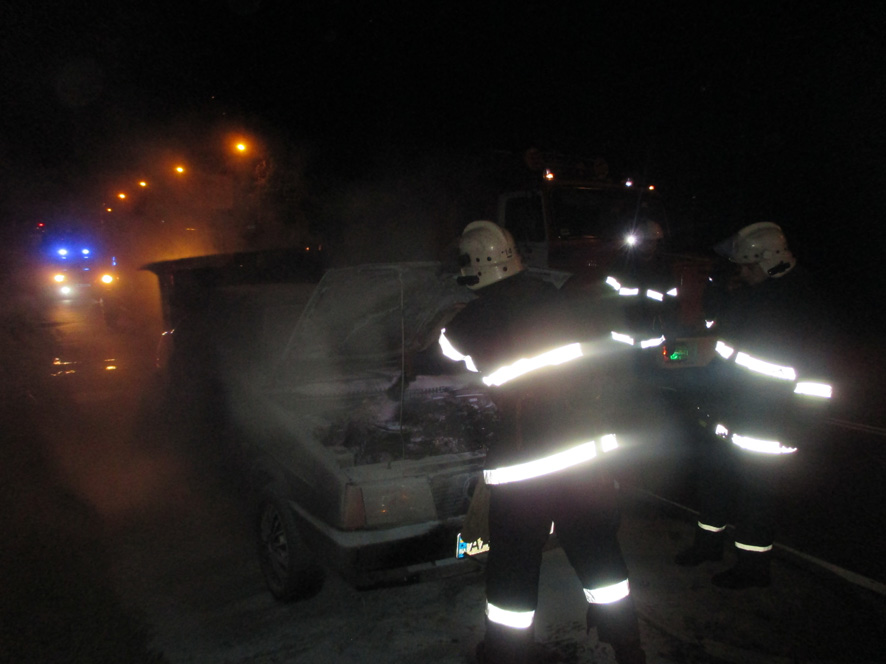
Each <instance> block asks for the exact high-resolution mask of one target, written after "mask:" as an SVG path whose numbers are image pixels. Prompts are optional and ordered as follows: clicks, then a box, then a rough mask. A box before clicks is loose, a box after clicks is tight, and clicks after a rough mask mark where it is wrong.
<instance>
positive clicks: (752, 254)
mask: <svg viewBox="0 0 886 664" xmlns="http://www.w3.org/2000/svg"><path fill="white" fill-rule="evenodd" d="M714 251H716V252H717V253H718V254H720V255H721V256H725V257H726V258H728V259H729V260H730V261H732V262H733V263H738V264H739V265H748V264H752V263H756V264H758V265H759V266H760V267H761V268H762V269H763V271H764V272H765V273H766V274H767V276H769V277H773V278H778V277H781V276H784V275H785V274H787V273H788V272H790V271H791V270H792V269H793V268H794V266H795V265H796V264H797V259H796V258H794V254H792V253H791V250H790V249H788V240H787V238H786V237H785V234H784V231H782V230H781V226H779V225H778V224H775V223H773V222H771V221H760V222H758V223H756V224H751V225H750V226H745V227H744V228H742V229H741V230H740V231H738V233H736V234H735V235H733V236H732V237H729V238H727V239H726V240H724V241H723V242H721V243H719V244H718V245H716V246H715V247H714Z"/></svg>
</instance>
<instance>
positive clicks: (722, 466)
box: [675, 222, 831, 589]
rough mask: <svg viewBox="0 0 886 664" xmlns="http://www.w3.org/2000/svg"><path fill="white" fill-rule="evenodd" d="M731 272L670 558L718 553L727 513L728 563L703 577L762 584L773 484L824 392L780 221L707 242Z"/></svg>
mask: <svg viewBox="0 0 886 664" xmlns="http://www.w3.org/2000/svg"><path fill="white" fill-rule="evenodd" d="M715 251H716V252H717V253H718V254H720V255H721V256H723V257H725V258H726V259H728V261H730V262H731V263H732V264H733V265H734V266H737V268H738V279H737V280H732V281H731V282H730V283H729V284H728V285H727V286H726V287H725V288H724V289H721V290H716V289H715V290H713V291H712V293H711V294H710V295H712V296H713V297H709V298H708V300H709V302H708V307H709V311H710V309H711V308H713V314H714V315H713V316H712V323H713V327H712V328H711V329H712V332H715V333H716V339H717V341H716V353H715V355H714V360H713V361H712V363H711V364H709V365H708V367H707V369H706V371H705V375H704V380H703V381H702V389H701V390H700V391H699V393H698V397H699V398H698V401H697V403H698V406H699V411H698V412H699V413H700V421H699V422H700V424H701V425H702V427H703V434H702V437H703V439H704V442H705V445H704V448H703V452H702V455H703V457H702V463H701V466H700V468H699V477H698V500H699V503H700V505H699V507H700V513H699V519H698V524H697V526H696V528H695V534H694V542H693V544H692V546H690V547H689V548H688V549H686V550H684V551H682V552H680V553H679V554H678V555H677V557H676V560H675V562H676V563H677V564H678V565H682V566H696V565H699V564H701V563H703V562H706V561H719V560H721V559H722V558H723V549H724V544H725V535H726V523H727V518H729V517H732V518H733V519H734V522H735V524H734V525H735V534H734V545H735V553H736V563H735V565H734V566H733V567H731V568H730V569H728V570H726V571H724V572H721V573H718V574H716V575H714V576H713V578H712V583H714V585H716V586H719V587H721V588H728V589H744V588H751V587H766V586H768V585H770V583H771V578H770V560H771V557H772V550H773V544H774V540H775V521H776V513H777V495H778V494H777V487H778V483H779V478H780V476H781V474H782V473H783V471H784V469H785V464H786V463H789V461H790V459H791V458H792V457H793V456H794V455H795V454H796V453H797V449H798V447H797V446H798V445H800V444H801V443H802V442H803V441H804V439H806V438H807V437H808V436H809V435H810V432H808V431H805V430H804V426H803V425H804V422H807V423H808V421H809V416H810V414H812V413H810V410H812V409H819V408H821V407H822V406H824V405H825V404H826V403H827V401H828V399H830V394H831V388H830V385H829V384H828V383H827V382H824V380H823V377H824V375H825V373H826V372H825V371H824V369H823V363H822V362H821V360H820V359H819V358H822V357H823V352H822V348H823V343H820V342H816V331H820V330H821V328H822V325H823V324H824V323H825V316H824V315H823V311H822V308H821V305H820V304H819V297H818V294H817V292H816V290H815V288H814V286H813V284H812V282H811V280H810V276H809V274H808V272H806V271H805V270H804V269H803V268H802V267H801V266H799V265H798V264H797V260H796V258H795V257H794V255H793V253H792V252H791V251H790V249H789V248H788V244H787V240H786V238H785V235H784V232H783V231H782V229H781V227H779V226H778V225H777V224H774V223H772V222H759V223H755V224H751V225H749V226H746V227H744V228H742V229H741V230H740V231H739V232H738V233H737V234H735V235H734V236H732V237H730V238H728V239H726V240H724V241H723V242H721V243H720V244H718V245H717V246H716V247H715Z"/></svg>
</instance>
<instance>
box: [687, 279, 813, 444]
mask: <svg viewBox="0 0 886 664" xmlns="http://www.w3.org/2000/svg"><path fill="white" fill-rule="evenodd" d="M706 305H707V314H708V315H709V316H711V318H712V320H713V321H714V325H713V327H712V328H711V332H713V333H715V335H716V338H717V352H716V353H715V355H714V360H713V361H712V362H711V364H710V365H708V368H707V370H706V371H705V372H704V381H703V382H702V384H701V387H702V389H701V390H700V391H699V392H698V401H699V403H700V405H701V407H702V410H703V411H704V413H705V414H706V415H707V416H708V417H709V418H710V422H711V425H712V426H717V425H719V426H721V427H722V429H721V432H720V433H721V435H724V437H729V436H732V435H733V434H739V435H740V436H745V437H750V438H751V439H753V440H757V439H759V440H764V441H778V442H779V443H780V444H781V448H782V451H784V449H785V448H791V447H793V446H794V445H796V444H797V443H798V442H802V438H803V437H804V436H805V435H806V433H805V432H806V428H807V427H808V425H809V418H810V416H812V415H813V414H815V412H816V411H817V410H819V409H821V408H822V407H823V406H824V405H826V404H827V402H828V399H829V398H830V396H829V394H830V392H829V389H828V388H829V387H830V384H829V382H828V380H829V379H828V369H827V366H826V361H825V358H826V350H827V349H826V343H827V334H826V333H825V329H826V325H827V323H828V318H827V316H826V313H825V310H824V307H823V305H822V300H821V297H820V296H819V294H818V292H817V291H816V289H815V287H814V285H813V283H812V280H811V278H810V275H809V274H808V273H807V272H806V271H805V270H803V269H802V268H801V267H800V266H798V267H795V268H794V269H793V270H792V271H791V272H789V273H788V274H786V275H785V276H783V277H781V278H778V279H767V280H766V281H765V282H763V283H762V284H759V285H757V286H742V287H739V288H736V289H734V290H732V291H729V292H726V291H718V290H712V291H711V292H710V293H709V294H708V298H707V302H706Z"/></svg>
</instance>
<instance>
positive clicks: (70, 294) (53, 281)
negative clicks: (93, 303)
mask: <svg viewBox="0 0 886 664" xmlns="http://www.w3.org/2000/svg"><path fill="white" fill-rule="evenodd" d="M40 251H41V254H42V255H41V265H42V268H41V274H42V277H41V278H42V285H43V289H44V292H45V293H46V294H47V295H48V296H50V297H52V298H54V299H61V300H102V299H104V298H106V297H107V296H108V295H109V294H110V293H112V292H113V290H114V289H115V287H116V286H117V283H118V281H119V274H118V270H117V260H116V258H115V257H114V256H112V255H108V252H106V251H104V250H103V248H102V247H101V245H100V243H99V242H98V241H97V240H96V239H94V238H92V237H90V236H89V234H88V233H78V232H72V231H63V232H59V233H46V234H45V235H44V236H43V238H42V242H41V247H40Z"/></svg>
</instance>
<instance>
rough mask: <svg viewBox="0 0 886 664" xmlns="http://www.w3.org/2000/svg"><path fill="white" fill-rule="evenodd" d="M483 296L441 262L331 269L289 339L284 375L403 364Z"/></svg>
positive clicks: (376, 368)
mask: <svg viewBox="0 0 886 664" xmlns="http://www.w3.org/2000/svg"><path fill="white" fill-rule="evenodd" d="M475 297H476V295H475V294H474V293H473V292H472V291H471V290H470V289H468V288H466V287H464V286H460V285H458V284H457V283H456V281H455V275H453V274H452V273H450V272H446V271H444V270H443V269H442V266H441V264H440V263H436V262H427V263H386V264H369V265H360V266H356V267H348V268H340V269H333V270H329V271H327V272H326V274H325V275H324V276H323V278H322V280H321V281H320V283H319V285H318V286H317V287H316V289H315V290H314V293H313V295H312V296H311V299H310V301H309V302H308V304H307V306H306V307H305V310H304V312H303V313H302V315H301V317H300V319H299V321H298V323H297V325H296V326H295V329H294V330H293V333H292V335H291V336H290V338H289V341H288V343H287V344H286V347H285V350H284V353H283V357H282V364H281V367H280V368H281V369H282V372H281V373H280V374H278V376H277V379H278V380H282V381H283V382H288V381H287V378H286V377H287V376H288V377H289V378H290V379H293V378H295V379H296V380H298V379H297V378H296V377H297V376H298V375H301V376H302V377H303V378H308V380H310V378H309V377H308V375H305V370H306V367H311V366H313V367H316V368H317V369H318V370H319V371H323V372H324V373H325V372H332V373H333V374H335V375H338V376H341V375H342V374H343V373H345V374H350V373H352V372H353V371H358V372H363V371H367V370H368V371H372V370H384V369H385V368H387V367H391V366H400V363H401V362H402V359H403V357H404V353H409V352H414V351H418V350H421V349H423V348H426V347H427V346H429V345H430V344H432V343H435V342H436V341H437V335H438V333H439V329H440V327H441V326H444V325H445V323H446V321H448V320H449V319H450V318H451V317H452V315H454V314H455V312H456V311H457V310H458V309H459V308H460V306H462V305H464V304H465V303H467V302H469V301H470V300H472V299H474V298H475ZM307 374H314V372H313V371H308V372H307ZM315 375H316V374H315Z"/></svg>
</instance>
